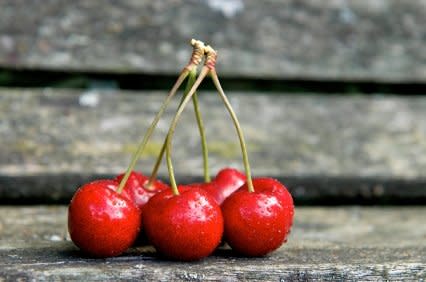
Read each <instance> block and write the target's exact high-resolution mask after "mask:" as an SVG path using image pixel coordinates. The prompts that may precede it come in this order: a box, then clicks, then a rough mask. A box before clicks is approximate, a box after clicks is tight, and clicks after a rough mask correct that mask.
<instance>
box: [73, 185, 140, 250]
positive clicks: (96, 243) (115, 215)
mask: <svg viewBox="0 0 426 282" xmlns="http://www.w3.org/2000/svg"><path fill="white" fill-rule="evenodd" d="M117 188H118V183H117V182H116V181H113V180H106V179H104V180H97V181H93V182H90V183H87V184H85V185H83V186H81V187H80V188H79V189H78V190H77V192H76V193H75V194H74V196H73V198H72V199H71V203H70V205H69V208H68V231H69V233H70V236H71V239H72V241H73V242H74V244H75V245H77V247H79V248H80V249H81V250H82V251H83V252H85V253H87V254H88V255H90V256H94V257H111V256H117V255H120V254H121V253H123V252H124V251H126V250H127V249H128V248H129V247H130V246H131V245H132V244H133V242H134V240H135V239H136V236H137V235H138V233H139V230H140V228H141V213H140V211H139V209H138V208H137V207H136V205H135V204H134V203H133V202H132V201H131V200H130V199H128V198H127V197H125V196H124V195H121V194H119V193H117V192H116V190H117Z"/></svg>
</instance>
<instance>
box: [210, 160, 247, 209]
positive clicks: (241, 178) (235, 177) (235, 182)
mask: <svg viewBox="0 0 426 282" xmlns="http://www.w3.org/2000/svg"><path fill="white" fill-rule="evenodd" d="M214 182H215V184H216V186H217V188H218V189H217V191H218V192H217V193H216V196H215V198H216V199H217V200H218V202H219V204H222V203H223V201H225V199H226V198H228V197H229V196H230V195H231V194H232V193H234V192H235V191H236V190H237V189H238V188H240V187H241V186H242V185H243V184H244V183H245V182H246V176H245V175H244V173H242V172H240V171H239V170H237V169H235V168H224V169H222V170H220V171H219V172H218V174H217V175H216V177H215V179H214Z"/></svg>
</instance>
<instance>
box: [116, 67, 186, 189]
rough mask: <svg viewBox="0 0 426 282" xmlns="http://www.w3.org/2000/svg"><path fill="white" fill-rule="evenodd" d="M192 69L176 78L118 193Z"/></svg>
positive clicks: (134, 156) (133, 158) (184, 71)
mask: <svg viewBox="0 0 426 282" xmlns="http://www.w3.org/2000/svg"><path fill="white" fill-rule="evenodd" d="M189 72H190V70H189V69H188V68H184V69H183V70H182V72H181V73H180V75H179V77H178V79H177V80H176V82H175V84H174V85H173V87H172V90H170V92H169V94H168V95H167V97H166V99H165V100H164V101H163V104H162V105H161V107H160V110H159V111H158V113H157V115H156V116H155V117H154V120H153V121H152V122H151V125H150V126H149V128H148V130H147V131H146V133H145V136H144V137H143V139H142V141H141V143H140V144H139V146H138V148H137V150H136V152H135V154H134V155H133V157H132V160H131V162H130V164H129V167H128V168H127V170H126V172H125V174H124V176H123V179H122V180H121V181H120V184H119V185H118V188H117V193H121V192H122V191H123V189H124V186H125V185H126V182H127V180H128V179H129V177H130V173H131V172H132V171H133V169H134V168H135V166H136V163H137V161H138V159H139V158H140V156H141V155H142V152H143V150H144V149H145V146H146V144H147V142H148V140H149V138H151V135H152V133H153V132H154V129H155V127H156V126H157V123H158V121H159V120H160V118H161V116H162V115H163V113H164V111H165V110H166V108H167V106H168V105H169V103H170V101H171V100H172V98H173V96H174V95H175V94H176V91H177V90H178V89H179V87H180V85H181V84H182V82H183V81H184V80H185V78H186V77H187V76H188V74H189Z"/></svg>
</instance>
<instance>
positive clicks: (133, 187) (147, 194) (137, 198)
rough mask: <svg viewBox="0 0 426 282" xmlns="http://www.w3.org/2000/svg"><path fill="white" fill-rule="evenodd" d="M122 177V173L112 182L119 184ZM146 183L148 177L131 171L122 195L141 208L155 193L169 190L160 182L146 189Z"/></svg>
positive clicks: (156, 181)
mask: <svg viewBox="0 0 426 282" xmlns="http://www.w3.org/2000/svg"><path fill="white" fill-rule="evenodd" d="M123 177H124V173H122V174H120V175H118V176H117V177H116V178H115V179H114V180H115V181H117V182H118V183H120V182H121V180H122V179H123ZM148 182H149V177H148V176H145V175H143V174H142V173H140V172H137V171H132V172H131V173H130V175H129V179H127V182H126V184H125V186H124V189H123V192H122V194H123V195H125V196H127V197H129V198H130V199H131V200H132V201H133V202H134V203H135V204H136V206H138V207H139V208H142V206H143V205H145V204H146V203H147V202H148V200H149V199H150V198H151V197H152V196H154V195H155V194H156V193H158V192H160V191H162V190H165V189H169V188H170V187H169V186H168V185H166V184H164V183H163V182H161V181H160V180H155V181H154V182H153V183H152V184H151V187H147V184H148Z"/></svg>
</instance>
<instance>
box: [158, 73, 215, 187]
mask: <svg viewBox="0 0 426 282" xmlns="http://www.w3.org/2000/svg"><path fill="white" fill-rule="evenodd" d="M209 71H210V69H209V68H207V67H203V68H202V69H201V72H200V75H199V76H198V78H197V80H196V81H195V83H194V85H193V86H192V87H191V90H190V91H189V93H188V94H187V95H186V97H185V99H184V100H183V101H182V103H181V105H180V106H179V108H178V109H177V111H176V114H175V116H174V118H173V121H172V123H171V125H170V128H169V132H168V134H167V137H166V140H167V146H166V161H167V168H168V170H169V178H170V186H171V188H172V191H173V194H174V195H179V190H178V188H177V184H176V179H175V174H174V170H173V164H172V158H171V150H172V139H173V134H174V131H175V129H176V125H177V122H178V120H179V117H180V115H181V114H182V112H183V110H184V108H185V106H186V105H187V104H188V102H189V100H190V99H191V97H192V95H193V94H194V93H195V91H196V90H197V88H198V87H199V86H200V84H201V82H202V81H203V79H204V78H205V77H206V76H207V74H208V73H209Z"/></svg>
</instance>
